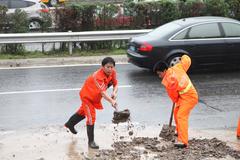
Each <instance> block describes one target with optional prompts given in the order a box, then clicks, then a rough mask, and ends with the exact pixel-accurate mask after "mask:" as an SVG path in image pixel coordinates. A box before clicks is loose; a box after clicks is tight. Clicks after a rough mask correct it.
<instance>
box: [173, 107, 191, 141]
mask: <svg viewBox="0 0 240 160" xmlns="http://www.w3.org/2000/svg"><path fill="white" fill-rule="evenodd" d="M195 105H196V103H183V104H178V105H175V108H174V120H175V123H176V131H177V133H178V141H180V142H182V143H184V144H186V145H188V119H189V115H190V112H191V110H192V109H193V108H194V106H195Z"/></svg>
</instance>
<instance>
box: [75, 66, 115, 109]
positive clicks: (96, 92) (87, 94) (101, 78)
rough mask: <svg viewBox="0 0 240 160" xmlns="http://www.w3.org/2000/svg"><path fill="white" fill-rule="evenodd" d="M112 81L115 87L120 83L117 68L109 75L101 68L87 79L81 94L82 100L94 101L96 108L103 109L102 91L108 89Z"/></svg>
mask: <svg viewBox="0 0 240 160" xmlns="http://www.w3.org/2000/svg"><path fill="white" fill-rule="evenodd" d="M110 83H112V84H113V86H114V87H115V86H116V85H117V83H118V81H117V79H116V71H115V69H114V70H113V72H112V73H111V75H109V76H107V75H106V74H105V73H104V71H103V68H100V69H99V70H97V71H96V72H94V73H93V74H92V75H90V76H89V77H88V78H87V79H86V81H85V82H84V85H83V87H82V89H81V90H80V92H79V95H80V97H81V99H82V100H88V101H90V102H91V103H93V105H94V107H95V108H96V109H103V106H102V103H101V99H102V94H101V92H102V91H106V90H107V88H108V85H109V84H110Z"/></svg>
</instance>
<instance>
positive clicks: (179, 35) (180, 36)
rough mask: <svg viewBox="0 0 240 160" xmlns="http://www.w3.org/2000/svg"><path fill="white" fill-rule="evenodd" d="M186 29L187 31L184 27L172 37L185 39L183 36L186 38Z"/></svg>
mask: <svg viewBox="0 0 240 160" xmlns="http://www.w3.org/2000/svg"><path fill="white" fill-rule="evenodd" d="M187 31H188V29H185V30H184V31H182V32H180V33H179V34H177V35H176V36H175V37H174V38H173V39H174V40H180V39H185V38H186V34H187Z"/></svg>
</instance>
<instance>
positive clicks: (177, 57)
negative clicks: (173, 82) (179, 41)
mask: <svg viewBox="0 0 240 160" xmlns="http://www.w3.org/2000/svg"><path fill="white" fill-rule="evenodd" d="M181 57H182V56H181V55H180V54H177V55H174V56H171V57H170V58H169V59H168V65H169V67H172V66H174V65H175V64H177V63H179V62H180V61H181Z"/></svg>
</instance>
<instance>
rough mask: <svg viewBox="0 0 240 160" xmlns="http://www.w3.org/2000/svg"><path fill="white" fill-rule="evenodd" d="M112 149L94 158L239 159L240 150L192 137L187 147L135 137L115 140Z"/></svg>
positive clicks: (221, 143)
mask: <svg viewBox="0 0 240 160" xmlns="http://www.w3.org/2000/svg"><path fill="white" fill-rule="evenodd" d="M112 147H113V148H114V150H99V151H98V154H97V155H98V156H96V157H95V158H94V159H121V160H124V159H126V160H135V159H139V160H140V159H144V158H145V159H150V160H151V159H152V160H153V159H168V160H175V159H188V160H201V159H207V158H211V159H221V158H223V159H225V158H226V157H231V158H233V159H240V151H236V150H233V149H232V148H230V147H229V146H227V145H226V143H225V142H223V141H220V140H218V139H217V138H212V139H192V140H190V141H189V146H188V148H185V149H178V148H175V147H174V145H173V143H172V142H169V141H165V140H163V139H159V138H157V137H155V138H148V137H136V138H134V139H133V140H132V141H128V142H126V141H120V142H115V143H114V144H113V145H112Z"/></svg>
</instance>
